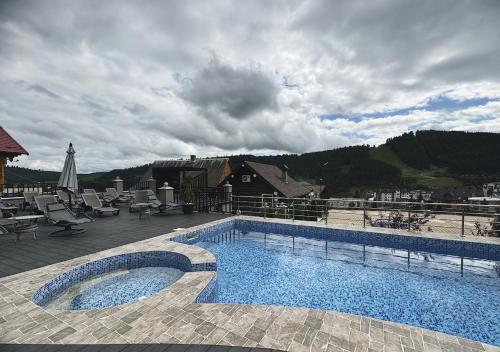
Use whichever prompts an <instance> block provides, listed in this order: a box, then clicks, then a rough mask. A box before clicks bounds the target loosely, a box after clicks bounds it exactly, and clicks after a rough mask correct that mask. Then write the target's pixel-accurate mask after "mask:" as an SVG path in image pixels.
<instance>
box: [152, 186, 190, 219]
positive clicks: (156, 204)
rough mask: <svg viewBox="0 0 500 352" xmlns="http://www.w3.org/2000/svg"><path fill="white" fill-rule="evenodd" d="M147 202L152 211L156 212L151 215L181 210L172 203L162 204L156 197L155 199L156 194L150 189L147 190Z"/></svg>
mask: <svg viewBox="0 0 500 352" xmlns="http://www.w3.org/2000/svg"><path fill="white" fill-rule="evenodd" d="M147 202H148V203H150V204H151V208H152V209H156V210H158V212H156V213H154V214H153V215H156V214H160V213H165V212H167V211H170V210H176V209H181V208H182V206H181V205H180V204H177V203H174V202H166V203H163V202H162V201H161V200H159V199H158V197H156V194H155V193H154V192H153V191H152V190H150V189H148V190H147Z"/></svg>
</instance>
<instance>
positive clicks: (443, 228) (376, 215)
mask: <svg viewBox="0 0 500 352" xmlns="http://www.w3.org/2000/svg"><path fill="white" fill-rule="evenodd" d="M232 200H233V202H232V209H233V212H236V213H239V214H242V215H252V216H260V217H265V218H281V219H289V220H292V221H294V220H304V221H314V222H323V223H325V224H328V225H332V226H335V225H337V226H341V227H363V228H369V227H372V228H377V227H379V228H380V227H382V228H392V229H399V230H401V231H408V232H418V233H432V232H436V233H447V234H454V235H459V236H497V237H498V236H500V206H498V205H497V206H495V205H478V204H469V203H467V204H465V203H462V204H453V203H416V202H385V201H368V200H361V201H360V200H359V199H308V198H283V197H276V196H271V195H262V196H239V195H233V196H232Z"/></svg>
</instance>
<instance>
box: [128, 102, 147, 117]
mask: <svg viewBox="0 0 500 352" xmlns="http://www.w3.org/2000/svg"><path fill="white" fill-rule="evenodd" d="M123 108H124V109H125V110H127V111H128V112H130V113H131V114H133V115H141V114H142V113H144V112H146V111H147V110H148V108H147V107H145V106H144V105H142V104H127V105H124V106H123Z"/></svg>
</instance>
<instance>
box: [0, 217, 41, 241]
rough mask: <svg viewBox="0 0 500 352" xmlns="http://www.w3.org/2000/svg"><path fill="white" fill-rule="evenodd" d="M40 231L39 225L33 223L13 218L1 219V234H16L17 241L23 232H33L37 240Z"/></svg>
mask: <svg viewBox="0 0 500 352" xmlns="http://www.w3.org/2000/svg"><path fill="white" fill-rule="evenodd" d="M37 231H38V225H37V224H36V223H33V224H23V223H22V222H20V221H17V220H11V219H0V235H6V234H9V233H15V234H16V241H19V237H20V236H21V234H22V233H27V232H28V233H32V234H33V239H34V240H36V239H37V237H36V233H37Z"/></svg>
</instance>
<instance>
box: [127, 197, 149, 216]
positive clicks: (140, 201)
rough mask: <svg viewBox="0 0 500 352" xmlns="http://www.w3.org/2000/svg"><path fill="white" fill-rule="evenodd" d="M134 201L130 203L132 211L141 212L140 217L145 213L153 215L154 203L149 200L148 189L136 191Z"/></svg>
mask: <svg viewBox="0 0 500 352" xmlns="http://www.w3.org/2000/svg"><path fill="white" fill-rule="evenodd" d="M133 199H134V201H133V203H132V204H130V208H129V212H130V213H136V212H138V213H139V219H142V217H143V215H151V208H152V207H153V204H151V203H150V202H149V201H148V191H146V190H138V191H135V193H134V198H133Z"/></svg>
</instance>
